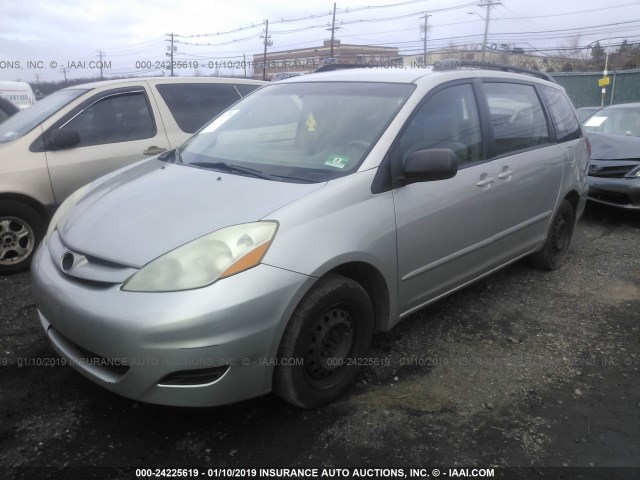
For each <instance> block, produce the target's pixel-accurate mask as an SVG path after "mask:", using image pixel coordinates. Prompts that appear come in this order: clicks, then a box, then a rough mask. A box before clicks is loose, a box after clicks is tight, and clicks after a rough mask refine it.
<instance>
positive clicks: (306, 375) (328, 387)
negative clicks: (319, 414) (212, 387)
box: [273, 274, 374, 409]
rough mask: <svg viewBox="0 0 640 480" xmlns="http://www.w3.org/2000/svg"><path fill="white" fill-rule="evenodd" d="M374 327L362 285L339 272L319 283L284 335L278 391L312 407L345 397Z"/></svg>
mask: <svg viewBox="0 0 640 480" xmlns="http://www.w3.org/2000/svg"><path fill="white" fill-rule="evenodd" d="M373 323H374V322H373V306H372V304H371V299H370V298H369V296H368V295H367V292H366V291H365V290H364V288H362V286H361V285H360V284H359V283H357V282H355V281H353V280H351V279H349V278H347V277H343V276H342V275H335V274H329V275H326V276H325V277H323V278H321V279H320V280H318V282H317V283H316V284H315V285H314V286H313V288H312V289H311V290H310V291H309V292H308V293H307V294H306V295H305V296H304V298H303V299H302V300H301V302H300V304H299V305H298V306H297V307H296V310H295V312H294V313H293V315H292V316H291V320H290V321H289V324H288V325H287V328H286V330H285V332H284V335H283V337H282V341H281V343H280V348H279V350H278V366H277V367H276V370H275V372H274V379H273V391H274V393H275V394H276V395H278V396H279V397H280V398H282V399H283V400H285V401H287V402H289V403H291V404H293V405H295V406H297V407H301V408H309V409H311V408H317V407H320V406H322V405H325V404H327V403H330V402H332V401H334V400H336V399H337V398H339V397H341V396H342V395H343V394H344V393H345V392H346V391H347V390H348V389H349V388H350V386H351V385H352V384H353V382H354V380H355V378H356V376H357V374H358V371H359V365H358V364H359V363H361V362H358V361H357V360H358V359H359V358H363V357H364V355H366V353H367V351H368V350H369V346H370V344H371V339H372V337H373ZM291 363H293V365H292V364H291Z"/></svg>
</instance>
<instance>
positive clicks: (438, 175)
mask: <svg viewBox="0 0 640 480" xmlns="http://www.w3.org/2000/svg"><path fill="white" fill-rule="evenodd" d="M402 173H403V176H404V182H405V184H409V183H416V182H431V181H434V180H446V179H447V178H452V177H455V176H456V173H458V161H457V159H456V154H455V153H453V150H450V149H448V148H442V149H435V148H434V149H429V150H418V151H417V152H413V153H412V154H411V155H409V156H408V157H407V160H406V161H405V164H404V168H403V171H402Z"/></svg>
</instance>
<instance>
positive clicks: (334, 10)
mask: <svg viewBox="0 0 640 480" xmlns="http://www.w3.org/2000/svg"><path fill="white" fill-rule="evenodd" d="M335 38H336V2H333V19H332V20H331V53H330V54H329V57H330V58H333V40H334V39H335Z"/></svg>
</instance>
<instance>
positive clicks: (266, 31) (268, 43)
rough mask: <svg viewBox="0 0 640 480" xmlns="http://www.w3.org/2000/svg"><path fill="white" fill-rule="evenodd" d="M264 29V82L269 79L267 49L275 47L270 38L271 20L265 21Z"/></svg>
mask: <svg viewBox="0 0 640 480" xmlns="http://www.w3.org/2000/svg"><path fill="white" fill-rule="evenodd" d="M264 22H265V27H264V55H263V56H262V80H266V79H267V47H268V46H269V47H270V46H271V45H273V42H272V41H271V37H270V36H269V19H268V18H267V19H266V20H265V21H264Z"/></svg>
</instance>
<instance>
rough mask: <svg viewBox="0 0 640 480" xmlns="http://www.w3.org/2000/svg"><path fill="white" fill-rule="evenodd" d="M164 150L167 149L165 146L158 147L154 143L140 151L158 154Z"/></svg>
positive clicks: (147, 153)
mask: <svg viewBox="0 0 640 480" xmlns="http://www.w3.org/2000/svg"><path fill="white" fill-rule="evenodd" d="M166 151H167V149H166V148H160V147H156V146H155V145H152V146H151V147H149V148H147V149H146V150H145V151H144V152H142V153H144V154H145V155H160V154H161V153H162V152H166Z"/></svg>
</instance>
